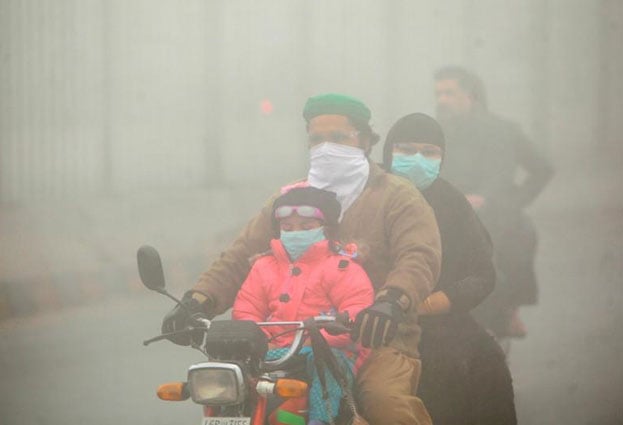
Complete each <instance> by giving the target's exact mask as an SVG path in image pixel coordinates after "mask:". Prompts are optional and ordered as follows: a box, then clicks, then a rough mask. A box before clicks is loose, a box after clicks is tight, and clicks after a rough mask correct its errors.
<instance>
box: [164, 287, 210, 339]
mask: <svg viewBox="0 0 623 425" xmlns="http://www.w3.org/2000/svg"><path fill="white" fill-rule="evenodd" d="M180 302H181V303H182V305H183V306H184V307H182V306H180V305H179V304H178V305H176V306H175V307H173V309H172V310H171V311H169V312H168V313H167V315H166V316H164V319H163V320H162V333H163V334H165V333H171V332H177V331H181V330H183V329H185V328H186V327H187V326H188V325H190V324H192V323H193V322H194V319H198V318H201V317H207V314H206V313H207V311H206V308H204V307H205V306H204V305H202V304H199V301H197V300H196V299H194V298H193V297H192V292H190V291H189V292H186V293H185V294H184V296H183V297H182V300H181V301H180ZM198 336H199V335H198ZM193 337H194V335H191V334H190V333H186V334H179V335H172V336H169V337H168V338H167V339H168V340H169V341H171V342H173V343H175V344H178V345H190V343H191V341H192V340H191V338H193ZM199 337H200V336H199Z"/></svg>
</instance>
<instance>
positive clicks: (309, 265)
mask: <svg viewBox="0 0 623 425" xmlns="http://www.w3.org/2000/svg"><path fill="white" fill-rule="evenodd" d="M340 212H341V207H340V203H339V202H338V201H337V199H336V196H335V194H334V193H333V192H328V191H325V190H321V189H317V188H314V187H294V188H291V189H289V190H287V191H286V192H285V193H284V194H282V195H281V196H280V197H279V198H277V199H276V200H275V202H274V204H273V226H274V229H275V235H276V236H277V235H278V237H277V238H276V239H273V240H272V241H271V250H270V251H269V252H268V253H265V254H263V255H261V256H260V257H259V258H258V259H257V260H256V261H255V263H254V264H253V267H252V268H251V271H250V272H249V275H248V277H247V279H246V280H245V282H244V283H243V285H242V287H241V289H240V291H239V292H238V294H237V296H236V300H235V302H234V306H233V312H232V317H233V318H234V319H239V320H253V321H302V320H305V319H308V318H310V317H314V316H321V315H335V314H336V313H343V312H348V315H349V317H351V318H354V317H355V316H356V315H357V313H359V312H360V311H361V310H363V309H364V308H366V307H368V306H370V305H371V304H372V302H373V299H374V290H373V288H372V284H371V282H370V280H369V278H368V276H367V274H366V273H365V271H364V270H363V268H361V266H360V265H359V264H357V263H355V262H353V261H352V259H353V256H354V255H353V254H351V255H347V254H346V253H345V252H344V251H343V250H341V248H340V246H339V244H338V243H337V242H336V239H337V228H338V219H339V216H340ZM284 330H285V329H282V328H280V327H269V328H266V329H265V332H267V333H268V336H269V338H272V340H271V348H272V350H271V351H270V352H269V353H268V355H269V356H271V355H275V354H278V353H279V352H280V350H281V351H283V349H282V348H281V347H288V346H290V344H291V343H292V339H293V336H292V334H291V333H285V334H284V333H283V332H284ZM321 333H322V334H323V336H324V337H325V339H326V340H327V342H328V344H329V345H330V346H331V347H332V350H333V352H334V354H335V355H336V357H337V359H338V361H339V363H340V365H341V367H342V369H343V371H344V372H345V374H346V375H347V377H348V381H349V382H350V383H352V380H353V373H354V371H355V370H356V366H358V365H359V364H361V362H362V360H363V357H364V354H365V353H363V352H362V350H363V349H361V348H359V347H356V346H354V344H353V342H352V340H351V338H350V335H347V334H346V335H330V334H328V333H326V332H325V331H324V330H322V331H321ZM358 348H359V349H358ZM301 353H303V354H307V355H308V362H307V365H308V372H310V378H311V387H310V393H309V398H310V403H309V404H310V407H309V423H310V424H319V423H327V422H330V421H331V420H332V419H334V418H335V416H336V415H337V413H338V410H339V403H340V399H341V397H342V391H341V388H340V387H339V385H337V383H336V382H335V381H334V380H333V379H332V378H331V377H330V375H327V382H328V383H329V388H328V391H329V403H325V402H324V401H323V400H322V389H321V388H320V384H319V380H318V376H317V374H316V372H315V370H314V362H313V360H312V359H311V358H310V357H311V350H310V348H309V347H304V348H303V349H302V351H301ZM314 375H315V376H314ZM327 404H329V405H330V409H327Z"/></svg>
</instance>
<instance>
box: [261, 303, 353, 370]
mask: <svg viewBox="0 0 623 425" xmlns="http://www.w3.org/2000/svg"><path fill="white" fill-rule="evenodd" d="M312 319H313V322H314V324H315V326H318V327H320V328H325V329H326V328H328V327H329V326H331V325H335V327H333V329H332V331H333V332H335V334H336V335H337V334H342V333H348V332H350V328H349V327H348V323H349V321H348V313H347V312H344V313H340V314H338V315H336V316H316V317H313V318H312ZM257 324H258V326H260V327H264V326H297V328H296V330H295V331H294V332H295V333H294V340H293V341H292V344H291V345H290V348H289V349H288V351H287V352H286V353H285V354H284V355H283V356H281V357H279V358H278V359H275V360H265V361H264V365H266V366H268V367H270V368H274V367H278V366H281V365H282V364H284V363H286V362H287V361H288V360H290V359H291V358H292V356H294V355H295V354H296V353H297V352H298V351H299V350H300V349H301V347H302V346H303V342H304V341H305V338H304V337H305V335H304V333H305V330H306V329H307V326H306V325H305V322H300V321H298V322H258V323H257ZM329 333H331V332H329Z"/></svg>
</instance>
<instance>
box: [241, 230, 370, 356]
mask: <svg viewBox="0 0 623 425" xmlns="http://www.w3.org/2000/svg"><path fill="white" fill-rule="evenodd" d="M271 248H272V254H271V255H266V256H263V257H260V258H259V259H258V260H257V261H256V262H255V264H254V265H253V267H252V268H251V271H250V272H249V275H248V276H247V279H246V280H245V281H244V283H243V284H242V287H241V289H240V291H239V292H238V295H237V296H236V300H235V302H234V307H233V313H232V316H233V318H234V319H238V320H253V321H256V322H258V321H273V322H274V321H286V320H288V321H291V320H305V319H308V318H310V317H313V316H319V315H334V314H335V313H336V312H338V313H342V312H344V311H347V312H348V314H349V317H350V318H351V320H353V319H354V318H355V316H356V315H357V313H359V312H360V311H361V310H362V309H364V308H366V307H368V306H370V305H371V304H372V302H373V300H374V290H373V288H372V283H371V282H370V279H369V278H368V276H367V274H366V272H365V271H364V270H363V268H362V267H361V266H360V265H359V264H357V263H355V262H353V261H352V259H351V258H350V257H347V256H343V255H338V254H335V253H333V252H331V250H330V249H329V244H328V241H326V240H324V241H320V242H317V243H315V244H314V245H312V246H311V247H310V248H309V249H308V250H307V251H306V252H305V253H304V254H303V255H302V256H301V257H300V258H299V259H298V260H297V261H295V262H291V261H290V259H289V257H288V254H287V252H286V251H285V249H284V247H283V245H282V244H281V241H280V240H278V239H273V240H272V241H271ZM283 331H284V329H283V328H280V327H269V328H266V333H267V334H268V336H269V337H270V336H272V335H276V334H278V333H281V332H283ZM323 334H324V336H325V338H326V339H327V342H328V343H329V345H331V346H332V347H340V348H345V349H348V348H353V347H352V341H351V339H350V336H349V335H339V336H333V335H328V334H327V333H325V332H324V331H323ZM292 338H293V334H286V335H282V336H279V337H277V338H275V340H273V341H271V342H272V343H273V344H275V345H277V346H280V347H283V346H289V344H290V343H291V342H292Z"/></svg>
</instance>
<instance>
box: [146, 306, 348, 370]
mask: <svg viewBox="0 0 623 425" xmlns="http://www.w3.org/2000/svg"><path fill="white" fill-rule="evenodd" d="M195 320H196V322H198V324H200V325H199V326H190V327H188V328H186V329H182V330H180V331H175V332H169V333H166V334H162V335H158V336H156V337H153V338H150V339H148V340H145V341H143V345H145V346H146V345H149V344H151V343H152V342H156V341H161V340H163V339H167V338H168V337H170V336H174V335H181V334H186V333H191V332H196V331H197V330H199V329H201V330H203V331H204V332H206V331H208V330H209V329H210V323H211V322H210V320H208V319H204V318H196V319H195ZM311 320H313V322H314V325H315V326H317V327H320V328H323V329H327V332H329V333H330V334H332V335H338V334H345V333H348V332H350V331H351V329H350V327H349V323H350V322H349V318H348V313H347V312H344V313H339V314H337V315H336V316H316V317H313V318H312V319H311ZM257 325H258V326H259V327H270V326H281V327H284V326H296V329H293V330H292V332H294V340H293V341H292V344H291V345H290V348H289V349H288V351H287V352H286V353H285V354H284V355H283V356H281V357H280V358H278V359H275V360H265V361H264V365H266V366H267V367H270V368H274V367H278V366H281V365H282V364H284V363H286V362H287V361H288V360H290V359H291V358H292V357H293V356H294V355H295V354H296V353H297V352H298V351H299V350H300V349H301V347H302V346H303V342H304V341H305V330H306V329H308V326H307V325H306V324H305V322H302V321H284V322H257Z"/></svg>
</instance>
